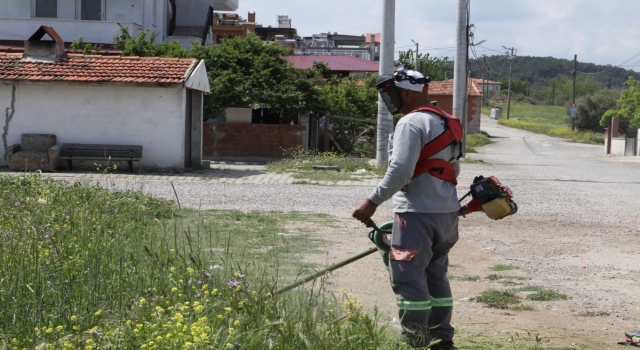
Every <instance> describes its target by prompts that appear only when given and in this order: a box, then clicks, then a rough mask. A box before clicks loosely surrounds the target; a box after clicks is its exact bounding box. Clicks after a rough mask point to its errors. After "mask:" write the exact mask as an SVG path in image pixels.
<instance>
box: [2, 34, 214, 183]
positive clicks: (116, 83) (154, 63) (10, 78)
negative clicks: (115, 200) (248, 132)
mask: <svg viewBox="0 0 640 350" xmlns="http://www.w3.org/2000/svg"><path fill="white" fill-rule="evenodd" d="M45 35H48V36H49V37H51V38H52V39H53V41H45V40H41V39H42V38H43V37H44V36H45ZM24 46H25V51H24V53H17V54H16V53H10V54H7V53H0V109H2V110H6V111H7V118H6V121H5V128H3V130H2V142H3V146H2V147H1V148H0V166H1V165H7V160H8V159H7V158H8V157H7V153H6V149H7V147H8V146H10V145H13V144H16V143H20V139H21V134H55V135H56V137H57V143H58V144H60V145H61V144H63V143H85V144H87V143H88V144H119V145H142V146H143V152H142V158H141V160H140V163H139V166H140V167H141V168H142V169H148V170H173V171H183V170H184V169H185V168H193V167H199V166H200V163H201V159H202V127H203V122H202V111H203V100H204V96H203V95H204V93H206V92H209V80H208V78H207V72H206V68H205V65H204V62H203V61H200V60H197V59H194V58H181V59H177V58H158V57H119V56H115V57H114V56H110V57H106V56H100V55H91V56H84V55H77V54H65V52H64V42H63V40H62V39H61V38H60V36H59V35H58V34H57V33H56V32H55V31H54V30H53V29H52V28H50V27H44V26H43V27H40V29H38V30H37V31H36V33H35V34H33V35H32V36H31V38H30V39H29V40H27V41H26V42H25V43H24ZM87 163H88V164H84V166H89V167H94V166H93V163H94V162H93V161H87ZM78 165H79V166H83V164H82V163H79V164H78ZM74 166H75V164H74Z"/></svg>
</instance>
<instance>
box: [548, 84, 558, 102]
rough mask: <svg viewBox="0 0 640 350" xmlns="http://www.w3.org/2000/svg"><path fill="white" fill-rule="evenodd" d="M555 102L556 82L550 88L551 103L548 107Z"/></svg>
mask: <svg viewBox="0 0 640 350" xmlns="http://www.w3.org/2000/svg"><path fill="white" fill-rule="evenodd" d="M555 102H556V82H555V81H554V82H553V85H552V86H551V101H550V102H549V105H550V106H553V104H554V103H555Z"/></svg>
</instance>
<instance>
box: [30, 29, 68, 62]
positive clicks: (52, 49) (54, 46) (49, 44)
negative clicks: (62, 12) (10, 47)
mask: <svg viewBox="0 0 640 350" xmlns="http://www.w3.org/2000/svg"><path fill="white" fill-rule="evenodd" d="M45 34H46V35H49V37H50V38H51V39H53V41H50V40H46V41H44V40H42V38H43V37H44V36H45ZM62 57H64V40H62V38H60V35H58V33H56V31H55V30H53V28H51V27H47V26H40V28H39V29H38V30H37V31H36V32H35V33H33V35H32V36H31V37H30V38H29V39H28V40H25V42H24V56H23V60H25V61H49V62H58V61H60V59H61V58H62Z"/></svg>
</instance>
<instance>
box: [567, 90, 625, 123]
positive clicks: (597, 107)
mask: <svg viewBox="0 0 640 350" xmlns="http://www.w3.org/2000/svg"><path fill="white" fill-rule="evenodd" d="M619 97H620V90H612V89H603V90H599V91H597V92H596V93H594V94H593V95H589V96H582V97H580V98H578V99H577V100H576V105H577V106H578V114H577V115H576V128H578V130H584V131H593V132H602V131H603V128H602V126H601V125H600V119H601V118H602V115H603V114H604V113H605V112H606V111H607V110H609V109H614V108H616V105H617V100H618V98H619Z"/></svg>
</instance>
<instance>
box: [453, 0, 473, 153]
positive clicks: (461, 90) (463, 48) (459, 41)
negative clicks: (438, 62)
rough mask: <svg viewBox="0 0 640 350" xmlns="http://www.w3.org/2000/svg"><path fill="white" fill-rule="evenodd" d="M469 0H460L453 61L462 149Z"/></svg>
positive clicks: (464, 139)
mask: <svg viewBox="0 0 640 350" xmlns="http://www.w3.org/2000/svg"><path fill="white" fill-rule="evenodd" d="M467 9H468V0H458V19H457V21H456V57H455V61H454V62H453V111H452V112H453V115H455V116H457V117H458V118H460V121H462V128H463V137H462V150H463V153H464V149H465V145H466V143H467V115H466V109H467V94H468V91H467V56H468V55H469V46H468V40H469V28H468V26H467Z"/></svg>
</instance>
